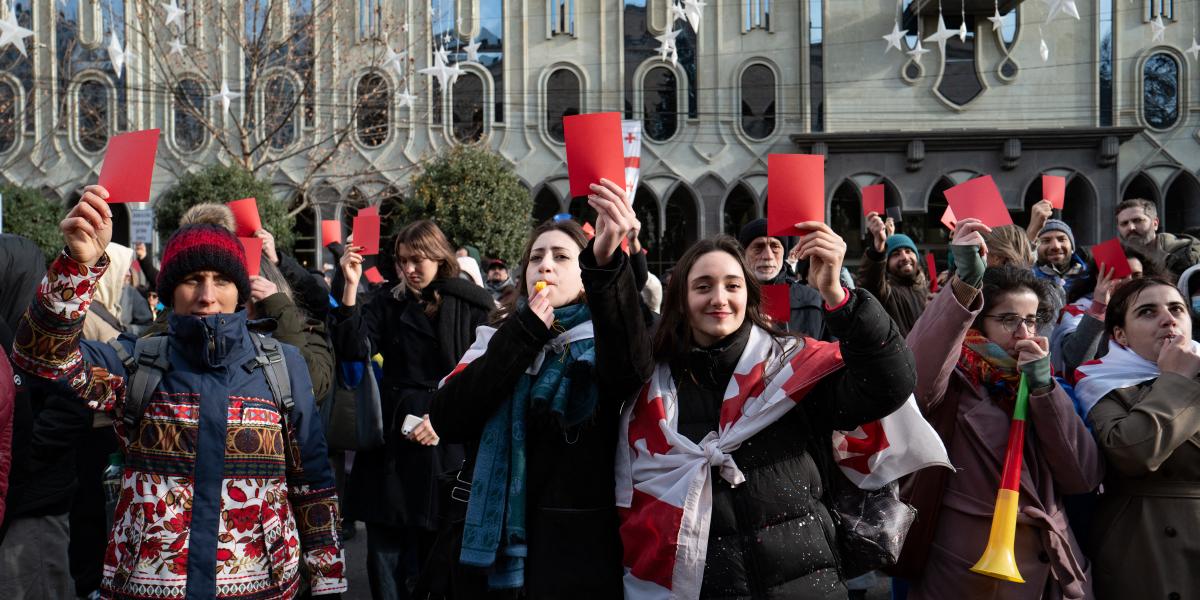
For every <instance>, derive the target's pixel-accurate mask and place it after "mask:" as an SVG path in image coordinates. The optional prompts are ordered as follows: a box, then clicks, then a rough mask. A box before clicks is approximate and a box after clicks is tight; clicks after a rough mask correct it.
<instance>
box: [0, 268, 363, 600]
mask: <svg viewBox="0 0 1200 600" xmlns="http://www.w3.org/2000/svg"><path fill="white" fill-rule="evenodd" d="M107 266H108V261H107V257H105V258H102V259H101V260H100V261H99V262H98V263H97V264H96V265H94V266H92V267H88V266H85V265H82V264H80V263H78V262H76V261H74V260H73V259H71V258H70V257H69V256H66V255H65V254H64V255H61V256H60V257H59V258H58V259H57V260H56V261H55V262H54V263H53V264H52V265H51V267H50V271H49V273H48V274H47V277H46V279H44V280H43V281H42V284H41V286H40V287H39V288H38V291H37V295H36V296H35V298H34V301H33V303H32V305H31V306H30V308H29V311H28V312H27V315H26V317H25V318H23V319H22V320H21V321H20V324H19V327H18V330H17V333H16V344H15V349H14V350H15V351H14V356H13V359H14V362H15V363H16V364H17V366H18V367H19V368H22V369H24V370H25V371H26V372H28V373H30V374H31V375H33V376H35V377H37V378H38V379H39V380H41V381H43V382H45V383H47V384H52V385H53V386H54V387H55V388H56V389H60V390H68V391H70V392H72V393H73V394H74V395H76V396H78V397H79V398H80V401H81V402H86V403H87V405H88V406H90V407H91V408H93V409H95V410H99V411H104V412H108V413H110V414H112V415H113V416H114V421H115V424H116V428H117V434H118V436H119V437H120V439H121V443H122V446H123V450H124V453H125V457H126V458H125V469H124V474H123V476H122V481H121V492H120V497H119V499H118V502H117V507H116V511H115V522H114V524H113V529H112V532H111V533H110V537H109V543H108V549H107V551H106V553H105V557H104V567H103V579H102V583H101V593H102V597H104V598H113V599H125V598H129V599H133V598H137V599H141V598H171V599H176V598H179V599H181V598H187V599H188V600H192V599H200V598H206V599H209V598H222V599H249V598H254V599H255V600H264V599H276V598H278V599H290V598H293V597H294V596H295V595H296V594H297V593H298V592H299V588H300V570H301V569H300V563H301V561H303V562H304V563H305V566H306V567H307V569H306V570H307V574H308V576H309V584H310V587H311V590H312V593H313V594H314V595H321V594H330V593H338V592H342V591H345V589H346V579H345V576H344V574H343V566H344V559H343V557H342V548H341V542H340V540H339V539H338V527H339V525H340V524H339V514H338V504H337V495H336V493H335V491H334V483H333V476H332V474H331V472H330V468H329V461H328V458H327V454H326V448H325V439H324V434H323V432H322V431H321V425H320V420H319V419H318V418H317V415H316V408H315V404H314V401H313V396H312V382H311V380H310V379H309V376H308V370H307V369H306V367H305V364H304V360H303V359H302V358H301V356H300V353H299V351H297V350H296V349H295V348H294V347H292V346H287V345H283V346H282V348H283V353H284V358H285V360H286V364H287V370H288V376H289V378H290V384H291V389H292V393H293V397H294V398H293V399H294V401H295V407H294V408H293V409H292V410H291V412H290V413H289V414H288V415H287V420H286V422H287V427H286V430H285V428H284V427H283V423H282V422H283V419H282V418H281V414H280V411H279V410H278V409H277V408H276V401H275V400H274V398H273V396H272V394H271V392H270V388H269V386H268V384H267V382H266V377H265V375H264V373H263V371H262V370H261V369H257V368H253V359H254V356H255V349H254V345H253V342H252V340H251V337H250V336H251V335H257V334H256V333H253V332H252V331H251V330H250V328H249V327H250V325H251V324H250V323H248V321H247V319H246V316H245V312H244V311H239V312H236V313H233V314H219V315H212V316H208V317H204V318H200V317H191V316H180V315H172V316H171V318H170V320H169V326H168V331H167V334H166V335H167V336H168V338H169V342H168V345H167V348H168V356H169V358H170V363H171V366H170V369H169V370H168V371H167V372H166V374H165V375H164V377H163V379H162V381H161V382H160V383H159V385H158V387H157V388H156V390H155V392H154V394H153V396H152V397H151V398H150V400H149V401H148V402H147V404H146V406H145V407H144V410H143V411H142V417H141V419H140V420H139V421H138V423H137V426H136V429H135V430H132V431H127V430H126V429H125V425H124V422H123V421H122V420H121V418H120V417H121V415H122V412H123V409H124V405H125V392H126V387H125V386H126V377H127V375H128V373H127V372H126V370H125V366H124V364H123V363H122V362H121V360H120V359H119V357H118V356H117V353H116V351H115V350H114V349H113V348H112V347H110V346H108V345H105V344H96V343H93V342H82V343H81V342H80V341H79V332H80V328H81V326H82V320H83V315H84V314H85V313H86V311H87V308H88V305H89V304H90V303H91V301H92V292H93V290H94V288H93V284H94V283H95V281H96V280H97V279H98V278H99V277H100V275H102V274H103V273H104V271H105V269H106V268H107ZM120 342H121V343H122V344H123V345H124V346H125V349H126V351H127V352H129V353H131V354H132V352H133V350H134V344H135V340H134V339H133V338H131V337H128V336H123V337H122V338H120Z"/></svg>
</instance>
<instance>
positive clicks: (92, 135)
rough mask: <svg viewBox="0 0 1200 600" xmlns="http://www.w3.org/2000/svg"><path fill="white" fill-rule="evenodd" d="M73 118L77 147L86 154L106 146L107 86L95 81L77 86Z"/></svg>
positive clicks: (84, 82) (89, 80)
mask: <svg viewBox="0 0 1200 600" xmlns="http://www.w3.org/2000/svg"><path fill="white" fill-rule="evenodd" d="M77 93H78V94H79V96H78V98H76V110H77V111H78V113H77V114H76V118H75V127H76V130H75V131H76V133H77V134H78V136H79V145H80V146H82V147H83V149H84V150H87V151H88V152H99V151H101V150H103V149H104V146H105V145H107V144H108V116H109V115H108V98H109V90H108V86H107V85H105V84H104V83H103V82H101V81H97V80H95V79H87V80H84V81H83V82H81V83H80V84H79V90H78V92H77Z"/></svg>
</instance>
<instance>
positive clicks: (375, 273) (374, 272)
mask: <svg viewBox="0 0 1200 600" xmlns="http://www.w3.org/2000/svg"><path fill="white" fill-rule="evenodd" d="M363 275H366V276H367V281H370V282H371V283H383V275H380V274H379V269H377V268H375V267H371V268H370V269H367V270H366V271H363Z"/></svg>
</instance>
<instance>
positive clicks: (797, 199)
mask: <svg viewBox="0 0 1200 600" xmlns="http://www.w3.org/2000/svg"><path fill="white" fill-rule="evenodd" d="M767 197H768V198H770V200H771V201H770V203H769V204H768V205H767V235H782V236H788V235H796V234H797V233H799V232H798V231H797V230H796V223H803V222H805V221H824V220H825V157H824V156H821V155H820V154H771V155H768V156H767Z"/></svg>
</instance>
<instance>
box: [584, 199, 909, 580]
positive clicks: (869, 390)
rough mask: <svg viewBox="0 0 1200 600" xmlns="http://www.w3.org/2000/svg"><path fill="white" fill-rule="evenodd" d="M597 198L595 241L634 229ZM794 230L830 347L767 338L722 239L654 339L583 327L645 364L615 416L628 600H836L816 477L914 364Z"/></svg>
mask: <svg viewBox="0 0 1200 600" xmlns="http://www.w3.org/2000/svg"><path fill="white" fill-rule="evenodd" d="M599 196H600V198H599V200H597V201H594V203H595V204H599V205H600V207H599V209H598V210H599V212H600V215H601V217H600V219H599V222H600V223H604V225H603V226H602V228H609V227H618V228H619V227H622V226H623V225H622V224H623V223H625V222H627V221H628V220H629V219H630V218H631V217H630V216H629V214H628V213H631V212H632V211H630V210H629V209H628V208H627V207H626V205H625V204H624V200H623V196H622V194H620V193H619V192H616V191H613V192H611V193H607V192H602V193H600V194H599ZM796 227H797V229H798V232H799V233H803V235H801V236H799V237H800V241H799V244H800V246H801V249H800V251H799V256H798V258H799V259H800V260H807V261H809V271H808V281H809V284H810V285H813V286H814V287H816V288H817V290H818V291H819V292H820V294H821V297H822V300H823V303H824V309H823V310H824V313H825V314H824V317H825V320H826V322H827V326H828V328H829V331H830V332H831V333H832V334H833V335H834V336H836V337H837V338H838V339H839V340H840V341H839V342H838V343H829V342H820V341H817V340H814V339H812V338H798V337H794V336H790V335H788V334H786V333H783V332H781V331H779V330H777V329H775V328H774V326H772V325H771V323H770V322H769V321H768V320H767V319H766V318H765V317H764V315H763V308H762V291H761V288H760V285H759V283H758V280H757V278H756V277H755V276H754V275H753V272H752V271H751V270H750V269H749V267H748V266H747V264H746V262H745V260H744V258H743V257H742V251H741V247H740V246H739V245H738V243H737V241H736V240H734V239H733V238H731V237H728V236H719V237H717V238H715V239H711V240H704V241H701V242H698V243H697V244H695V245H693V246H692V247H691V248H690V249H689V250H688V251H687V252H685V253H684V255H683V257H682V258H681V259H680V261H679V262H678V263H677V264H676V266H675V269H674V276H673V277H672V278H671V280H670V282H669V283H668V284H667V289H666V296H665V298H664V300H663V305H662V318H661V320H660V321H659V323H658V330H657V332H656V334H655V336H654V338H653V340H651V339H650V338H649V337H648V336H646V334H645V333H644V331H643V330H642V329H641V328H640V326H639V325H638V324H637V323H634V322H632V321H630V320H624V319H620V318H614V317H615V316H616V315H611V314H607V313H605V314H601V313H599V312H597V313H596V315H595V318H596V330H597V332H604V331H610V330H624V331H627V332H628V333H627V335H628V337H629V338H630V339H631V340H632V343H633V344H634V345H633V348H635V349H636V348H646V349H647V350H648V349H650V348H652V349H653V352H652V353H651V352H649V351H647V350H638V351H636V352H635V354H636V356H637V358H638V359H640V360H642V361H644V362H643V363H641V365H640V367H639V371H641V372H650V371H652V375H651V377H650V379H649V381H648V382H647V384H646V385H645V386H643V387H642V391H641V393H640V395H639V397H638V398H636V399H633V400H632V401H629V402H627V403H626V405H625V410H624V412H623V415H622V427H621V437H620V440H619V442H618V444H619V445H618V448H619V450H620V451H619V454H618V457H617V502H618V505H619V506H622V507H624V508H625V509H626V510H625V511H624V512H623V513H622V523H621V538H622V542H623V544H624V562H625V568H626V574H625V597H626V598H639V599H646V598H666V597H668V596H670V597H684V598H696V597H700V598H836V597H841V598H845V597H846V596H847V590H846V587H845V585H844V583H843V579H844V573H843V571H842V565H841V561H840V557H839V555H838V553H837V544H836V541H835V540H836V534H835V531H834V523H833V520H832V517H831V516H830V512H829V509H828V508H827V501H826V500H825V497H826V493H825V490H826V488H825V483H824V478H823V477H822V472H823V471H827V470H828V467H829V463H827V462H826V459H827V458H828V457H829V455H830V452H831V436H832V434H833V430H835V429H839V430H841V429H844V430H853V429H855V428H856V427H858V426H859V425H862V424H864V423H867V422H870V421H875V420H878V419H880V418H882V417H884V416H886V415H888V414H889V413H891V412H892V411H893V410H895V409H896V408H898V407H899V406H901V405H902V404H903V403H904V402H905V400H906V399H907V398H908V396H909V394H910V393H911V392H912V388H913V384H914V372H913V358H912V353H911V352H910V351H909V350H908V348H907V347H906V346H905V345H904V340H903V338H902V337H901V335H900V332H899V329H898V328H897V326H896V324H895V323H894V322H893V321H892V319H891V318H889V317H888V314H887V312H886V311H885V310H884V308H883V305H881V304H880V303H879V301H877V300H876V299H875V298H874V297H873V296H871V295H870V294H868V293H865V292H862V291H858V290H847V289H846V288H845V287H843V285H842V283H841V279H840V274H841V265H842V257H843V256H844V255H845V252H846V244H845V242H844V241H843V240H842V238H840V237H838V236H837V235H836V234H835V233H833V231H832V230H831V229H830V228H829V227H828V226H827V225H826V224H824V223H820V222H805V223H800V224H797V226H796ZM593 254H594V255H588V253H586V252H585V256H584V258H583V259H582V262H583V263H584V264H585V265H586V266H589V267H590V266H591V265H592V264H593V263H594V264H595V269H596V271H597V272H605V271H607V270H611V269H614V268H617V267H614V266H613V265H614V264H617V263H619V262H620V255H619V253H618V254H617V255H615V256H614V255H613V253H612V252H610V251H608V249H607V248H606V247H604V246H602V245H601V244H599V243H597V244H596V245H595V246H594V252H593ZM587 272H588V271H587V270H585V273H587ZM793 409H794V410H793ZM712 467H715V468H716V470H715V471H714V470H713V469H712Z"/></svg>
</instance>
